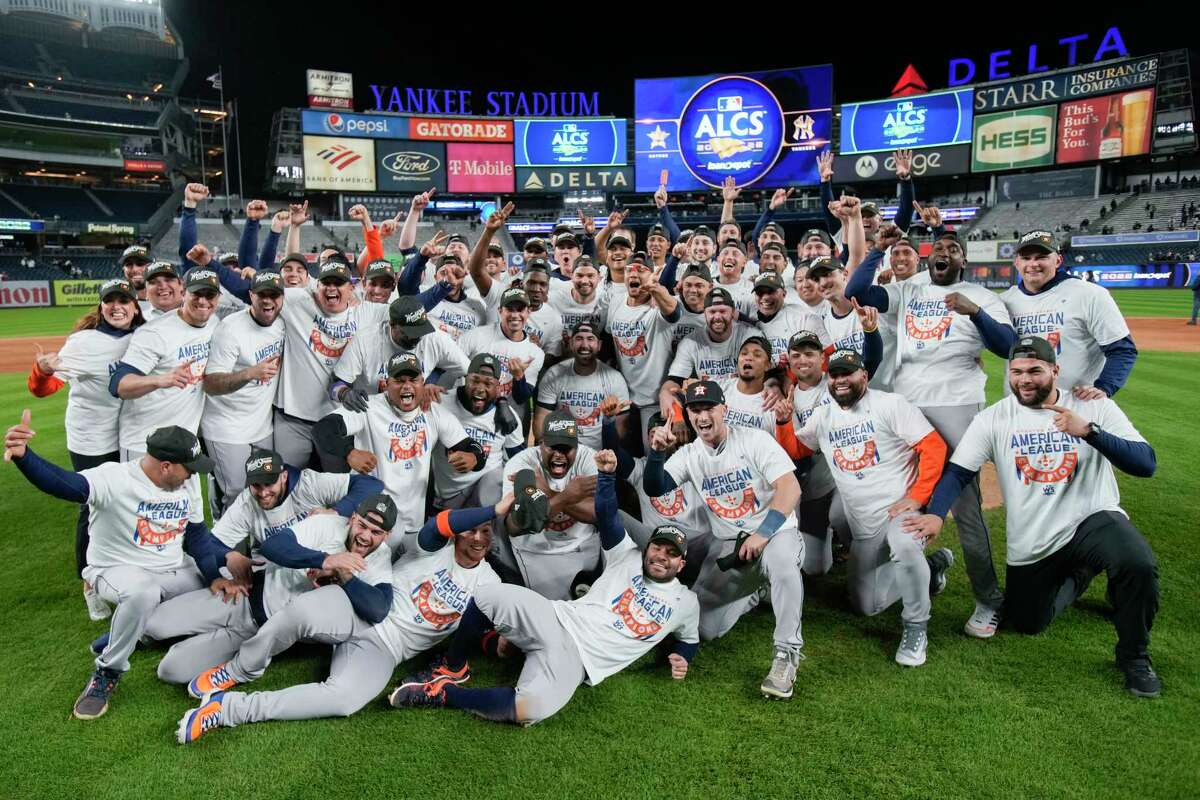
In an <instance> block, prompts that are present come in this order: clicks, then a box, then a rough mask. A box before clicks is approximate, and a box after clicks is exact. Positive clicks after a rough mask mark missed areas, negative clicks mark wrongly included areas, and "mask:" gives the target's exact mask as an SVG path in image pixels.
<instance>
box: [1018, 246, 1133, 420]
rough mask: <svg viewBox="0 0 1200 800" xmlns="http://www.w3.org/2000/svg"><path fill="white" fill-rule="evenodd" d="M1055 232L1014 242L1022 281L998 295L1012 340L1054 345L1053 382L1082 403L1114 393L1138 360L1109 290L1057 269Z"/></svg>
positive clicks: (1057, 254) (1058, 260)
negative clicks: (1022, 338) (1035, 339)
mask: <svg viewBox="0 0 1200 800" xmlns="http://www.w3.org/2000/svg"><path fill="white" fill-rule="evenodd" d="M1062 260H1063V258H1062V254H1061V253H1059V252H1058V245H1057V244H1056V242H1055V239H1054V234H1052V233H1050V232H1049V231H1043V230H1035V231H1030V232H1029V233H1026V234H1025V235H1024V236H1022V237H1021V240H1020V241H1019V242H1018V243H1017V255H1016V257H1015V258H1014V259H1013V265H1014V266H1015V267H1016V270H1017V272H1018V273H1019V274H1020V275H1021V282H1020V283H1018V284H1017V285H1016V286H1013V287H1011V288H1010V289H1007V290H1006V291H1005V292H1004V293H1003V294H1001V295H1000V300H1001V301H1003V303H1004V305H1005V307H1007V309H1008V313H1009V315H1010V316H1011V317H1012V323H1013V329H1014V330H1015V331H1016V334H1017V336H1040V337H1041V338H1043V339H1045V340H1046V341H1048V342H1050V344H1052V345H1054V350H1055V354H1056V356H1057V366H1058V368H1059V378H1058V384H1059V385H1060V386H1066V387H1068V388H1070V389H1071V391H1072V392H1074V393H1075V395H1076V396H1077V397H1078V398H1079V399H1081V400H1098V399H1100V398H1101V397H1102V396H1103V397H1112V396H1113V395H1115V394H1116V393H1117V392H1118V391H1119V390H1120V389H1121V387H1122V386H1124V385H1125V381H1126V380H1128V378H1129V372H1130V370H1132V369H1133V364H1134V362H1135V361H1136V360H1137V347H1136V346H1135V345H1134V343H1133V339H1132V338H1131V337H1130V335H1129V326H1128V325H1126V324H1125V318H1124V317H1123V316H1122V315H1121V310H1120V309H1119V308H1117V304H1116V302H1115V301H1114V300H1113V299H1112V295H1111V294H1109V293H1108V290H1107V289H1105V288H1104V287H1102V286H1099V285H1098V284H1095V283H1088V282H1087V281H1081V280H1077V279H1075V278H1072V277H1071V275H1070V274H1069V273H1068V272H1067V271H1066V270H1064V269H1063V268H1062Z"/></svg>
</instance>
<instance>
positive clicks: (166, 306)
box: [138, 261, 183, 322]
mask: <svg viewBox="0 0 1200 800" xmlns="http://www.w3.org/2000/svg"><path fill="white" fill-rule="evenodd" d="M142 279H143V280H144V281H145V282H146V304H145V305H142V301H138V305H140V306H142V314H143V315H144V316H145V317H146V321H147V322H150V321H151V320H155V319H158V318H159V317H165V316H167V315H168V314H171V313H172V312H174V311H176V310H178V309H179V307H180V306H181V305H183V281H182V280H181V279H180V277H179V269H178V268H177V267H176V266H175V265H174V264H172V263H171V262H170V261H155V262H154V263H152V264H151V265H150V266H148V267H146V269H145V270H144V271H143V272H142Z"/></svg>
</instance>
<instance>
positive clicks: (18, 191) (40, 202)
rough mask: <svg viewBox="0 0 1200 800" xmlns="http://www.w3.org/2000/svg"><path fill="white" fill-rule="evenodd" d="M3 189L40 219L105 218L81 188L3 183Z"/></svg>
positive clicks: (80, 219)
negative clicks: (38, 215) (39, 216)
mask: <svg viewBox="0 0 1200 800" xmlns="http://www.w3.org/2000/svg"><path fill="white" fill-rule="evenodd" d="M4 190H5V191H6V192H8V194H9V195H10V196H12V197H13V198H14V199H16V200H17V201H18V202H20V203H21V204H22V205H24V206H26V207H28V208H30V209H32V210H33V211H36V212H37V213H38V214H40V215H41V217H42V219H55V218H56V217H57V218H59V219H69V220H79V221H84V220H101V219H107V218H108V215H107V214H105V213H104V212H103V211H102V210H100V207H99V206H97V205H96V204H95V203H93V202H92V200H91V198H90V197H88V196H87V194H86V193H85V192H84V191H82V190H81V189H78V188H74V187H70V186H32V185H26V184H16V183H12V184H5V186H4Z"/></svg>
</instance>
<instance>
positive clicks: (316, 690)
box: [177, 496, 512, 744]
mask: <svg viewBox="0 0 1200 800" xmlns="http://www.w3.org/2000/svg"><path fill="white" fill-rule="evenodd" d="M511 505H512V497H511V496H508V497H506V498H504V499H503V500H502V501H501V502H500V503H499V504H497V505H496V506H489V507H487V508H468V509H463V510H461V511H443V512H441V513H439V514H438V515H437V516H436V517H434V518H433V519H431V520H429V521H428V522H427V523H426V524H425V525H424V526H423V527H422V528H421V531H420V533H419V534H418V536H417V542H418V549H417V550H416V552H414V553H412V554H410V555H407V556H405V557H404V558H401V559H400V560H399V561H397V562H396V563H395V564H394V565H393V566H392V571H391V581H390V583H389V584H386V585H381V586H382V589H383V590H386V591H387V593H388V595H389V600H390V607H389V608H388V609H387V611H386V613H385V614H384V615H383V616H382V617H379V615H378V614H377V613H376V614H373V615H372V616H371V620H372V621H376V620H377V621H376V622H375V624H373V625H371V624H368V623H367V622H366V621H364V620H363V619H362V618H361V617H360V616H358V615H355V614H352V613H347V605H348V603H347V599H348V597H347V596H348V594H349V592H345V591H343V589H339V588H338V587H335V586H327V587H324V588H321V589H317V590H315V591H312V592H306V593H305V594H303V595H301V596H300V597H299V598H295V599H293V600H292V601H291V602H290V603H289V604H288V605H287V606H286V607H284V609H283V611H282V612H281V613H279V614H276V615H275V616H272V617H271V618H270V619H268V620H267V622H266V624H265V625H264V626H263V628H262V630H261V631H260V632H259V634H258V635H256V636H255V637H254V639H251V640H250V641H249V642H247V643H246V645H244V646H243V647H242V649H241V650H240V651H239V653H238V655H237V656H235V657H234V659H233V660H232V661H231V662H229V664H227V665H225V666H224V667H221V668H217V670H213V671H211V672H212V674H213V677H214V678H215V680H210V681H209V682H208V683H210V684H212V685H213V688H214V691H212V692H211V693H209V694H205V695H204V696H203V697H202V699H201V701H200V705H199V707H198V708H196V709H194V710H192V711H189V712H188V713H187V714H185V715H184V716H183V718H182V719H181V720H180V723H179V729H178V731H177V739H178V741H179V742H180V743H181V744H183V743H187V742H193V741H195V740H196V739H198V738H199V737H200V736H202V735H203V734H205V733H207V732H209V731H211V730H213V729H214V728H216V727H218V726H224V727H230V728H232V727H236V726H238V725H242V724H246V723H250V722H264V721H266V720H272V719H282V720H291V719H317V718H320V717H332V716H342V717H344V716H349V715H350V714H353V713H354V712H356V711H358V710H359V709H361V708H362V707H363V706H365V705H366V704H367V703H369V702H370V701H371V700H372V698H374V697H375V696H376V695H377V694H379V692H380V691H381V690H382V689H384V688H385V687H386V686H387V684H388V681H389V680H390V679H391V677H392V672H393V671H394V670H395V669H396V666H397V665H399V664H400V663H402V662H404V661H407V660H409V659H411V658H413V657H415V656H417V655H418V654H420V653H423V652H425V651H427V650H429V649H431V648H433V647H436V646H437V645H438V644H440V643H441V642H442V641H444V640H445V639H446V638H447V637H449V636H450V635H451V634H452V633H453V632H454V630H455V629H456V627H457V626H458V625H459V622H460V619H461V618H462V616H463V615H464V614H465V613H466V611H467V609H468V607H469V606H468V603H469V601H470V599H471V597H472V595H473V594H474V593H475V592H476V591H478V590H480V589H483V588H484V587H487V586H492V585H497V584H499V579H498V578H497V577H496V573H495V572H493V571H492V569H491V567H489V566H488V564H487V562H486V561H484V556H485V555H486V554H487V552H488V548H489V546H490V543H491V538H492V524H493V523H492V520H493V518H494V517H495V516H496V515H497V514H503V513H506V512H507V511H508V509H509V508H510V507H511ZM367 515H368V522H370V523H372V524H373V523H374V522H378V523H380V524H381V525H382V524H384V523H386V522H387V521H388V520H387V519H382V520H381V519H378V518H377V517H376V516H375V515H374V514H373V513H372V512H370V511H368V512H367ZM394 520H395V514H394V509H393V511H392V521H394ZM381 538H382V537H381ZM451 542H452V543H453V544H452V546H450V547H447V546H446V545H447V544H450V543H451ZM379 549H380V550H384V549H385V548H382V547H381V548H379ZM319 555H320V554H318V553H312V562H311V563H316V559H317V557H319ZM355 580H357V581H359V582H361V581H362V579H355ZM351 582H352V583H353V582H354V581H351ZM348 585H349V584H347V586H348ZM277 623H278V624H277ZM268 628H270V629H272V630H271V632H270V638H271V639H273V640H274V643H273V644H272V645H271V647H272V648H278V647H279V646H281V645H283V644H284V643H285V642H286V643H288V644H290V643H291V642H294V641H295V640H296V638H298V637H299V636H301V635H303V636H306V637H308V638H312V637H313V636H314V634H315V635H316V637H317V638H318V640H319V641H325V642H329V643H331V644H333V645H334V648H333V660H332V662H331V663H330V666H329V677H327V678H326V679H325V680H324V681H323V682H321V683H309V684H304V685H302V686H292V687H290V688H288V689H284V690H283V691H277V692H252V693H249V694H244V693H241V692H231V691H227V689H228V688H230V687H232V686H235V685H237V683H238V682H241V680H240V679H241V678H243V677H246V678H253V677H257V675H258V674H261V670H260V669H259V665H260V664H262V662H263V659H262V658H261V656H259V657H258V658H259V660H258V662H257V663H253V664H251V658H253V653H249V654H248V653H247V650H248V649H249V648H250V645H251V643H252V642H255V640H256V639H258V638H259V636H262V635H263V634H264V633H266V632H267V630H268ZM263 644H264V645H266V644H268V643H267V642H265V641H264V643H263ZM254 649H259V650H261V649H262V648H261V647H256V648H254ZM248 655H249V656H250V657H247V656H248ZM222 669H223V670H224V674H221V670H222ZM197 682H199V681H197ZM217 687H224V688H217Z"/></svg>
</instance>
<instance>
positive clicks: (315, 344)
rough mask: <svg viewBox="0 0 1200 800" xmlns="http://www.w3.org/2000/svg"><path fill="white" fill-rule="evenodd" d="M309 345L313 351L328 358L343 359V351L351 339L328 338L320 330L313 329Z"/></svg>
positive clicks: (309, 336) (309, 337)
mask: <svg viewBox="0 0 1200 800" xmlns="http://www.w3.org/2000/svg"><path fill="white" fill-rule="evenodd" d="M308 344H309V346H311V347H312V349H313V350H314V351H315V352H317V353H320V354H321V355H323V356H326V357H328V358H341V355H342V351H343V350H345V349H346V345H348V344H350V340H349V339H336V338H334V337H332V336H326V335H325V334H324V333H323V332H322V331H321V329H320V328H313V329H312V333H310V334H309V335H308Z"/></svg>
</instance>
